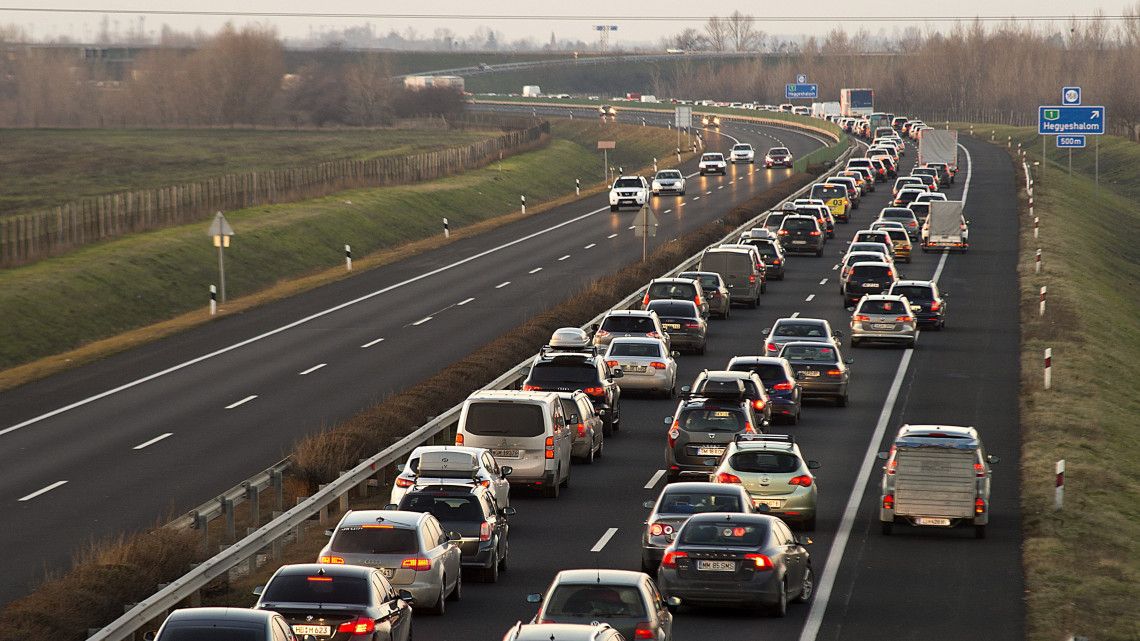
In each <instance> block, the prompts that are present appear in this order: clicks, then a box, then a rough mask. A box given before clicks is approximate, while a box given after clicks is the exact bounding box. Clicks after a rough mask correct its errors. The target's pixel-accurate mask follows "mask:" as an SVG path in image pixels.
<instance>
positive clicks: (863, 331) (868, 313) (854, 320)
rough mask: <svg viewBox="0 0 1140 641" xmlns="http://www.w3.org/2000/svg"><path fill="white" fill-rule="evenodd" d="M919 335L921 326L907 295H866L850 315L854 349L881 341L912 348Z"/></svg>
mask: <svg viewBox="0 0 1140 641" xmlns="http://www.w3.org/2000/svg"><path fill="white" fill-rule="evenodd" d="M917 336H918V323H917V322H915V317H914V314H913V312H912V311H911V308H910V301H908V300H907V299H906V297H904V296H899V295H897V294H896V295H890V294H880V295H873V296H864V297H863V298H862V299H860V300H859V304H858V305H857V306H856V307H855V312H854V313H853V314H852V315H851V347H859V346H860V345H862V344H863V343H870V342H873V341H880V342H888V343H901V344H902V345H903V346H905V347H911V348H913V347H914V343H915V340H916V339H917Z"/></svg>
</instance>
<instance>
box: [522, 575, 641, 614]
mask: <svg viewBox="0 0 1140 641" xmlns="http://www.w3.org/2000/svg"><path fill="white" fill-rule="evenodd" d="M543 614H544V615H545V616H562V617H582V618H584V619H585V618H587V617H590V618H598V617H602V618H626V617H644V616H645V604H644V603H643V602H642V598H641V593H640V592H638V590H637V588H636V587H634V586H632V585H598V584H594V583H591V584H589V585H560V586H558V587H556V588H554V591H553V592H551V594H550V596H549V597H548V598H547V600H546V607H545V608H544V609H543Z"/></svg>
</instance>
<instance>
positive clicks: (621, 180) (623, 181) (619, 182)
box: [614, 178, 641, 187]
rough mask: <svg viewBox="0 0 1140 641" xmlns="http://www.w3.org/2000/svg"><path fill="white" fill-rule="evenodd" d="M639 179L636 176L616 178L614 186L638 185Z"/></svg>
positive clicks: (639, 183) (639, 184)
mask: <svg viewBox="0 0 1140 641" xmlns="http://www.w3.org/2000/svg"><path fill="white" fill-rule="evenodd" d="M640 186H641V181H640V180H638V179H636V178H618V179H617V182H615V183H614V187H640Z"/></svg>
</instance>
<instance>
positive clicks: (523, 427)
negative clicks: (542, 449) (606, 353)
mask: <svg viewBox="0 0 1140 641" xmlns="http://www.w3.org/2000/svg"><path fill="white" fill-rule="evenodd" d="M569 369H571V368H565V367H557V368H547V367H539V366H537V365H536V366H535V367H534V369H533V370H532V371H531V380H532V381H536V382H538V379H539V377H538V376H537V374H538V373H539V372H542V373H544V374H545V373H549V370H559V371H561V370H569ZM589 371H590V372H591V373H593V371H594V368H593V367H591V368H590V369H589ZM558 380H559V381H561V380H562V379H561V378H559V379H558ZM544 382H545V381H544ZM463 427H464V430H465V431H466V432H467V433H468V434H477V435H479V436H538V435H539V434H542V433H543V432H545V431H546V424H545V423H544V421H543V420H542V406H541V405H536V404H534V403H496V402H486V403H471V404H470V405H468V406H467V417H466V422H465V423H464V424H463Z"/></svg>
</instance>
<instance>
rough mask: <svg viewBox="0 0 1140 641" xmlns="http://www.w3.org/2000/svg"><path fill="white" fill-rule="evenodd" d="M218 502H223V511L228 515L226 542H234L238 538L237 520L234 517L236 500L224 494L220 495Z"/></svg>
mask: <svg viewBox="0 0 1140 641" xmlns="http://www.w3.org/2000/svg"><path fill="white" fill-rule="evenodd" d="M218 503H221V504H222V512H223V513H224V514H225V515H226V542H227V543H233V542H234V541H236V540H237V522H236V519H235V518H234V502H233V501H231V500H229V499H227V498H226V497H224V496H219V497H218Z"/></svg>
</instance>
